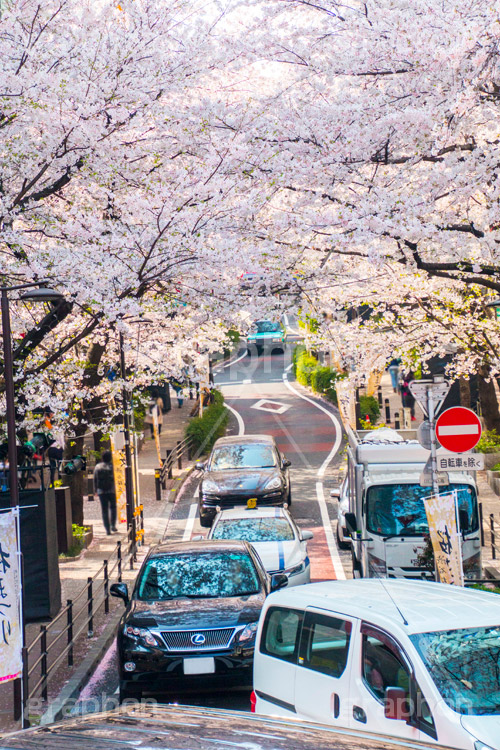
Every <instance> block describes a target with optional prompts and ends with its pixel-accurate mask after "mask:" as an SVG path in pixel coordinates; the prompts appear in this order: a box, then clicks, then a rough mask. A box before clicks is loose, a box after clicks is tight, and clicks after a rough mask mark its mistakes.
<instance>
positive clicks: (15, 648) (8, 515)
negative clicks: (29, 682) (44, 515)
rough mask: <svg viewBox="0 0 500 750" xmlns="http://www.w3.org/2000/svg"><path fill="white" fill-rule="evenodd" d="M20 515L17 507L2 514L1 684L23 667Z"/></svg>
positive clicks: (0, 587)
mask: <svg viewBox="0 0 500 750" xmlns="http://www.w3.org/2000/svg"><path fill="white" fill-rule="evenodd" d="M18 514H19V510H18V509H17V508H16V509H13V510H11V511H7V512H3V513H0V683H2V682H8V681H9V680H15V679H17V678H18V677H20V676H21V672H22V668H23V667H22V656H21V649H22V645H23V644H22V626H21V575H20V570H19V558H20V555H19V548H18V537H17V520H18Z"/></svg>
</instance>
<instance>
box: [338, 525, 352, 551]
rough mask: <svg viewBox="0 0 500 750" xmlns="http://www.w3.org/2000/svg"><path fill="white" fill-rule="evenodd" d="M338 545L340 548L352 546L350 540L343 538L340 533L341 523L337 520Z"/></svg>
mask: <svg viewBox="0 0 500 750" xmlns="http://www.w3.org/2000/svg"><path fill="white" fill-rule="evenodd" d="M337 545H338V548H339V549H349V547H350V546H351V543H350V542H346V541H345V540H344V539H341V537H340V534H339V524H338V522H337Z"/></svg>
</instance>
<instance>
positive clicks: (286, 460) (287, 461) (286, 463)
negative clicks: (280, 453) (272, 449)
mask: <svg viewBox="0 0 500 750" xmlns="http://www.w3.org/2000/svg"><path fill="white" fill-rule="evenodd" d="M281 465H282V467H283V468H284V469H286V468H288V466H291V465H292V462H291V461H290V459H289V458H284V459H283V460H282V461H281Z"/></svg>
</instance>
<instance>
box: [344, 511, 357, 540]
mask: <svg viewBox="0 0 500 750" xmlns="http://www.w3.org/2000/svg"><path fill="white" fill-rule="evenodd" d="M345 525H346V528H347V531H348V533H349V534H351V535H353V534H356V532H357V530H358V522H357V520H356V516H355V514H354V513H346V514H345Z"/></svg>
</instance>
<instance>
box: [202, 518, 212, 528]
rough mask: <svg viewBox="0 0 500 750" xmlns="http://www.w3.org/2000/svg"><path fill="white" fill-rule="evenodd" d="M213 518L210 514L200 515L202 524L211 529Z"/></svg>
mask: <svg viewBox="0 0 500 750" xmlns="http://www.w3.org/2000/svg"><path fill="white" fill-rule="evenodd" d="M212 522H213V519H212V518H211V517H210V516H201V515H200V526H203V528H204V529H209V528H210V526H211V525H212Z"/></svg>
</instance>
